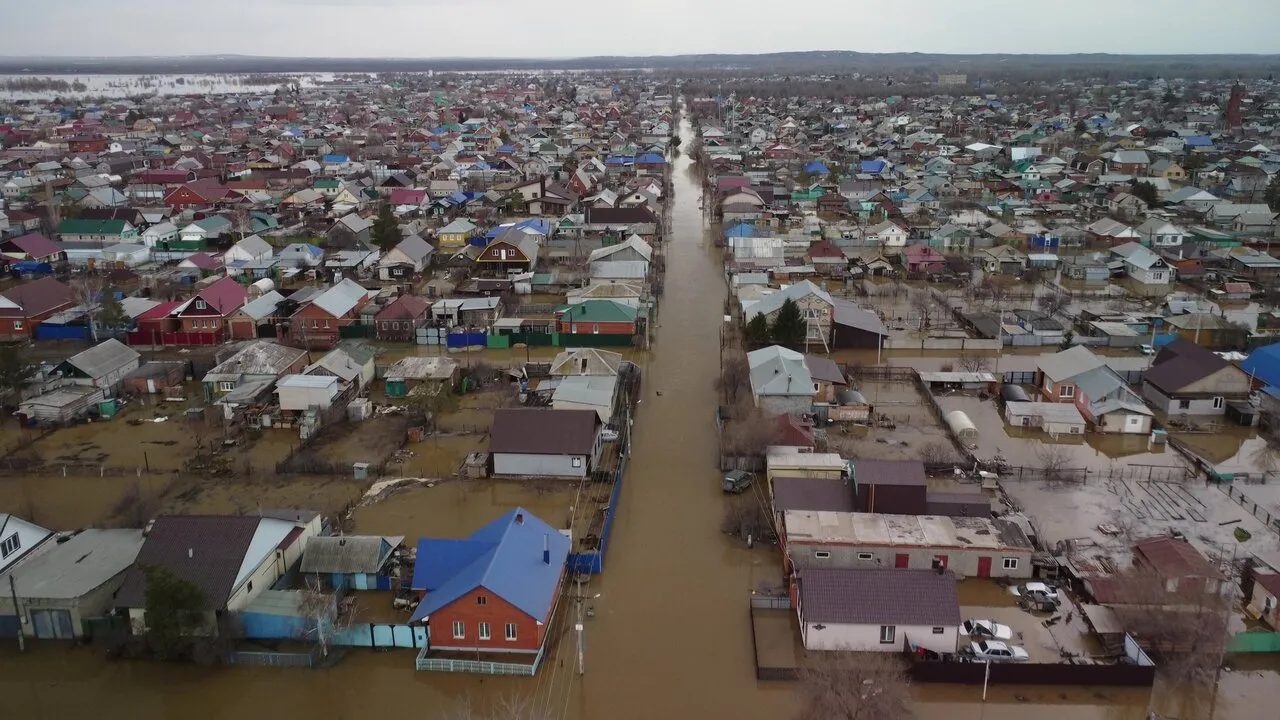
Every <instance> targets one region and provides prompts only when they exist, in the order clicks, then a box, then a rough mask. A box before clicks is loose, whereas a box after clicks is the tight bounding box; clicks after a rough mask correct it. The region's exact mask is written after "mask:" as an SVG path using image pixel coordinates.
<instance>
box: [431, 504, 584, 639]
mask: <svg viewBox="0 0 1280 720" xmlns="http://www.w3.org/2000/svg"><path fill="white" fill-rule="evenodd" d="M543 543H546V544H547V547H548V548H549V553H550V558H549V562H543V559H542V556H543V550H542V548H543ZM568 558H569V538H567V537H565V536H564V535H562V534H561V533H560V531H558V530H556V529H555V528H553V527H551V526H550V525H548V524H546V523H545V522H543V521H541V520H539V519H538V518H537V517H535V516H534V515H533V514H532V513H530V512H529V511H528V510H525V509H524V508H516V509H514V510H511V511H509V512H508V513H506V514H505V515H503V516H502V517H500V518H498V519H497V520H494V521H493V522H491V523H489V524H488V525H485V526H484V527H482V528H480V529H479V530H476V531H475V532H474V533H472V534H471V536H470V537H468V538H467V539H465V540H451V539H439V538H423V539H421V540H419V541H418V557H417V559H416V560H415V564H414V570H413V580H412V585H411V587H412V588H413V589H414V590H426V591H427V595H426V597H425V598H423V600H422V603H421V604H420V605H418V609H417V610H416V611H415V612H414V613H413V617H412V618H410V620H409V622H411V623H416V622H422V621H424V620H426V619H428V618H430V616H431V614H432V613H434V612H436V611H437V610H440V609H441V608H444V607H447V606H448V605H449V604H450V603H453V602H454V601H455V600H457V599H458V598H460V597H462V596H464V595H466V594H467V593H469V592H471V591H472V590H475V589H476V588H479V587H483V588H485V589H486V590H488V591H489V592H492V593H493V594H495V595H497V596H498V597H500V598H502V599H503V600H505V601H507V602H508V603H510V604H511V605H513V606H514V607H516V608H517V609H519V610H520V611H521V612H524V613H525V614H527V615H529V617H532V618H534V619H535V620H539V621H541V620H543V619H545V618H546V616H547V613H549V612H550V611H551V608H552V606H553V605H554V604H555V599H556V594H557V592H558V591H559V585H560V575H561V572H562V571H563V570H564V564H565V561H566V560H568Z"/></svg>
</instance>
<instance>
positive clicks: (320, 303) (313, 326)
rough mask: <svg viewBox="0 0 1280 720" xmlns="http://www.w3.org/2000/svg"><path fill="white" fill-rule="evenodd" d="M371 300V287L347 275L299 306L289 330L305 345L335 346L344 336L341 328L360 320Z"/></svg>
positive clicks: (296, 339)
mask: <svg viewBox="0 0 1280 720" xmlns="http://www.w3.org/2000/svg"><path fill="white" fill-rule="evenodd" d="M370 302H372V298H371V297H370V296H369V291H368V290H366V289H364V288H363V287H361V286H360V285H359V284H358V283H356V281H354V280H352V279H350V278H347V279H344V280H343V281H342V282H340V283H338V284H336V285H334V286H333V287H331V288H329V289H328V290H325V291H324V292H322V293H320V294H319V295H317V296H316V297H315V299H314V300H312V301H311V302H309V303H307V304H306V305H304V306H302V307H301V308H300V309H298V311H297V312H295V313H294V314H293V316H292V317H290V318H289V333H290V335H292V336H293V339H294V341H295V342H298V343H301V345H302V346H303V347H309V348H327V347H333V346H334V345H337V344H338V340H339V338H340V337H341V328H343V327H345V326H347V325H352V324H354V323H356V322H358V321H359V318H360V309H361V308H363V307H364V306H365V305H368V304H369V303H370Z"/></svg>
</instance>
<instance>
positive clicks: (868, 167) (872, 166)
mask: <svg viewBox="0 0 1280 720" xmlns="http://www.w3.org/2000/svg"><path fill="white" fill-rule="evenodd" d="M858 167H859V168H860V169H861V171H862V172H865V173H878V172H881V171H883V170H884V161H883V160H863V161H862V162H861V163H859V165H858Z"/></svg>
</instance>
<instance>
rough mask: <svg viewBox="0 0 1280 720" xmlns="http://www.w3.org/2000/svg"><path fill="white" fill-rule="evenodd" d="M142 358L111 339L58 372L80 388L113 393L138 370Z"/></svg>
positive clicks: (72, 359) (78, 355)
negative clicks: (84, 387)
mask: <svg viewBox="0 0 1280 720" xmlns="http://www.w3.org/2000/svg"><path fill="white" fill-rule="evenodd" d="M141 358H142V356H141V355H139V354H138V351H137V350H134V349H133V348H131V347H129V346H128V345H125V344H124V343H122V342H120V341H119V340H116V339H115V338H110V339H107V340H103V341H102V342H100V343H98V344H97V345H95V346H93V347H91V348H89V349H88V350H85V351H83V352H80V353H76V354H75V355H72V356H71V357H69V358H67V359H66V360H64V361H62V362H61V363H59V364H58V366H57V368H56V371H57V372H59V373H61V374H62V375H63V377H66V378H70V380H71V382H73V383H75V384H77V385H89V386H91V387H96V388H101V389H102V390H103V391H104V392H105V393H107V394H113V393H114V392H115V390H116V388H117V387H119V385H120V383H121V382H123V381H124V378H125V376H126V375H128V374H129V373H131V372H133V371H134V370H136V369H138V364H139V362H140V360H141Z"/></svg>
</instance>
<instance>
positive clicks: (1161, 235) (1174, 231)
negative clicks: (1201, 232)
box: [1134, 218, 1190, 251]
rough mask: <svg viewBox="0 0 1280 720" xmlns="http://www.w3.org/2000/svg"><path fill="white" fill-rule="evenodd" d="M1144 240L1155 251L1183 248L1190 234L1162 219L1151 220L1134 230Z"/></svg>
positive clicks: (1144, 243) (1143, 242)
mask: <svg viewBox="0 0 1280 720" xmlns="http://www.w3.org/2000/svg"><path fill="white" fill-rule="evenodd" d="M1134 230H1136V231H1137V233H1138V235H1139V236H1140V237H1141V238H1142V240H1141V242H1142V244H1143V245H1146V246H1147V247H1149V248H1152V249H1153V250H1157V251H1158V250H1161V249H1166V248H1176V247H1181V246H1182V243H1183V241H1185V240H1186V239H1188V238H1189V237H1190V234H1189V233H1187V232H1186V231H1184V230H1182V229H1181V228H1179V227H1178V226H1176V225H1174V224H1173V223H1170V222H1168V221H1167V220H1161V219H1160V218H1149V219H1148V220H1147V221H1146V222H1144V223H1142V224H1141V225H1139V226H1138V227H1136V228H1134Z"/></svg>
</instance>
